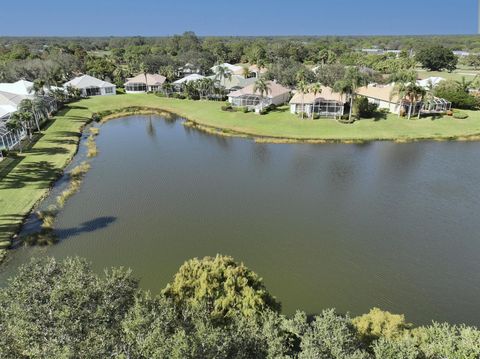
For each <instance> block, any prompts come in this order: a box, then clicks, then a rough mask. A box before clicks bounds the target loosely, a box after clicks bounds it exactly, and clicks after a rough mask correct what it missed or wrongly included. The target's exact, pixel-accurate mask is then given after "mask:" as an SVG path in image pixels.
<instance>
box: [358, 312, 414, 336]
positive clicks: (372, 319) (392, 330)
mask: <svg viewBox="0 0 480 359" xmlns="http://www.w3.org/2000/svg"><path fill="white" fill-rule="evenodd" d="M352 323H353V325H354V326H355V328H356V329H357V332H358V333H359V334H360V336H361V338H362V340H364V341H365V342H370V341H373V340H375V339H378V338H381V337H384V338H387V339H396V338H398V337H401V336H402V335H403V334H404V333H405V330H407V329H408V328H410V327H411V325H410V324H408V323H406V322H405V317H404V316H403V315H399V314H392V313H390V312H387V311H383V310H381V309H378V308H373V309H371V310H370V312H368V313H367V314H364V315H361V316H359V317H356V318H353V319H352Z"/></svg>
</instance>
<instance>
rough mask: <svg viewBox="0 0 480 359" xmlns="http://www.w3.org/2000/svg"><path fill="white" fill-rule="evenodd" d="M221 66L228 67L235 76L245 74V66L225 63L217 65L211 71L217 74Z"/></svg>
mask: <svg viewBox="0 0 480 359" xmlns="http://www.w3.org/2000/svg"><path fill="white" fill-rule="evenodd" d="M220 66H223V67H226V68H227V69H229V70H230V71H231V72H232V73H233V74H235V75H241V74H242V73H243V66H237V65H232V64H229V63H227V62H224V63H223V64H219V65H215V66H213V67H212V68H211V69H210V70H212V71H213V72H214V73H216V72H217V70H218V68H219V67H220Z"/></svg>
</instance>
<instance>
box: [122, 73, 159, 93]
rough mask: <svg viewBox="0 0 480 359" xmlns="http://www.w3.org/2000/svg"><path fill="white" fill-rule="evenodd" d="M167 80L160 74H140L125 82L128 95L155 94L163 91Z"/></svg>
mask: <svg viewBox="0 0 480 359" xmlns="http://www.w3.org/2000/svg"><path fill="white" fill-rule="evenodd" d="M166 80H167V78H166V77H165V76H162V75H159V74H138V75H137V76H135V77H132V78H129V79H127V82H125V92H126V93H144V92H155V91H158V90H160V89H161V87H162V86H163V84H164V83H165V81H166Z"/></svg>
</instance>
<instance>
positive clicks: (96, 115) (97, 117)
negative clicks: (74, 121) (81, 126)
mask: <svg viewBox="0 0 480 359" xmlns="http://www.w3.org/2000/svg"><path fill="white" fill-rule="evenodd" d="M100 120H101V116H100V115H99V114H98V113H97V112H94V113H92V121H95V122H99V121H100Z"/></svg>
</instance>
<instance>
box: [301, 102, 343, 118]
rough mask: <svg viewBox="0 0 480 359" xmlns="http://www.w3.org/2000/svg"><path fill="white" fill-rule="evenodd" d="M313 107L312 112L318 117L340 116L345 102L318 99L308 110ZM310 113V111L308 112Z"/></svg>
mask: <svg viewBox="0 0 480 359" xmlns="http://www.w3.org/2000/svg"><path fill="white" fill-rule="evenodd" d="M312 107H313V114H314V115H318V116H320V117H333V118H337V117H342V116H343V114H344V111H345V104H344V103H342V102H339V101H333V100H324V99H318V100H315V102H314V103H313V105H310V110H309V111H311V110H312ZM310 113H311V112H310Z"/></svg>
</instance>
